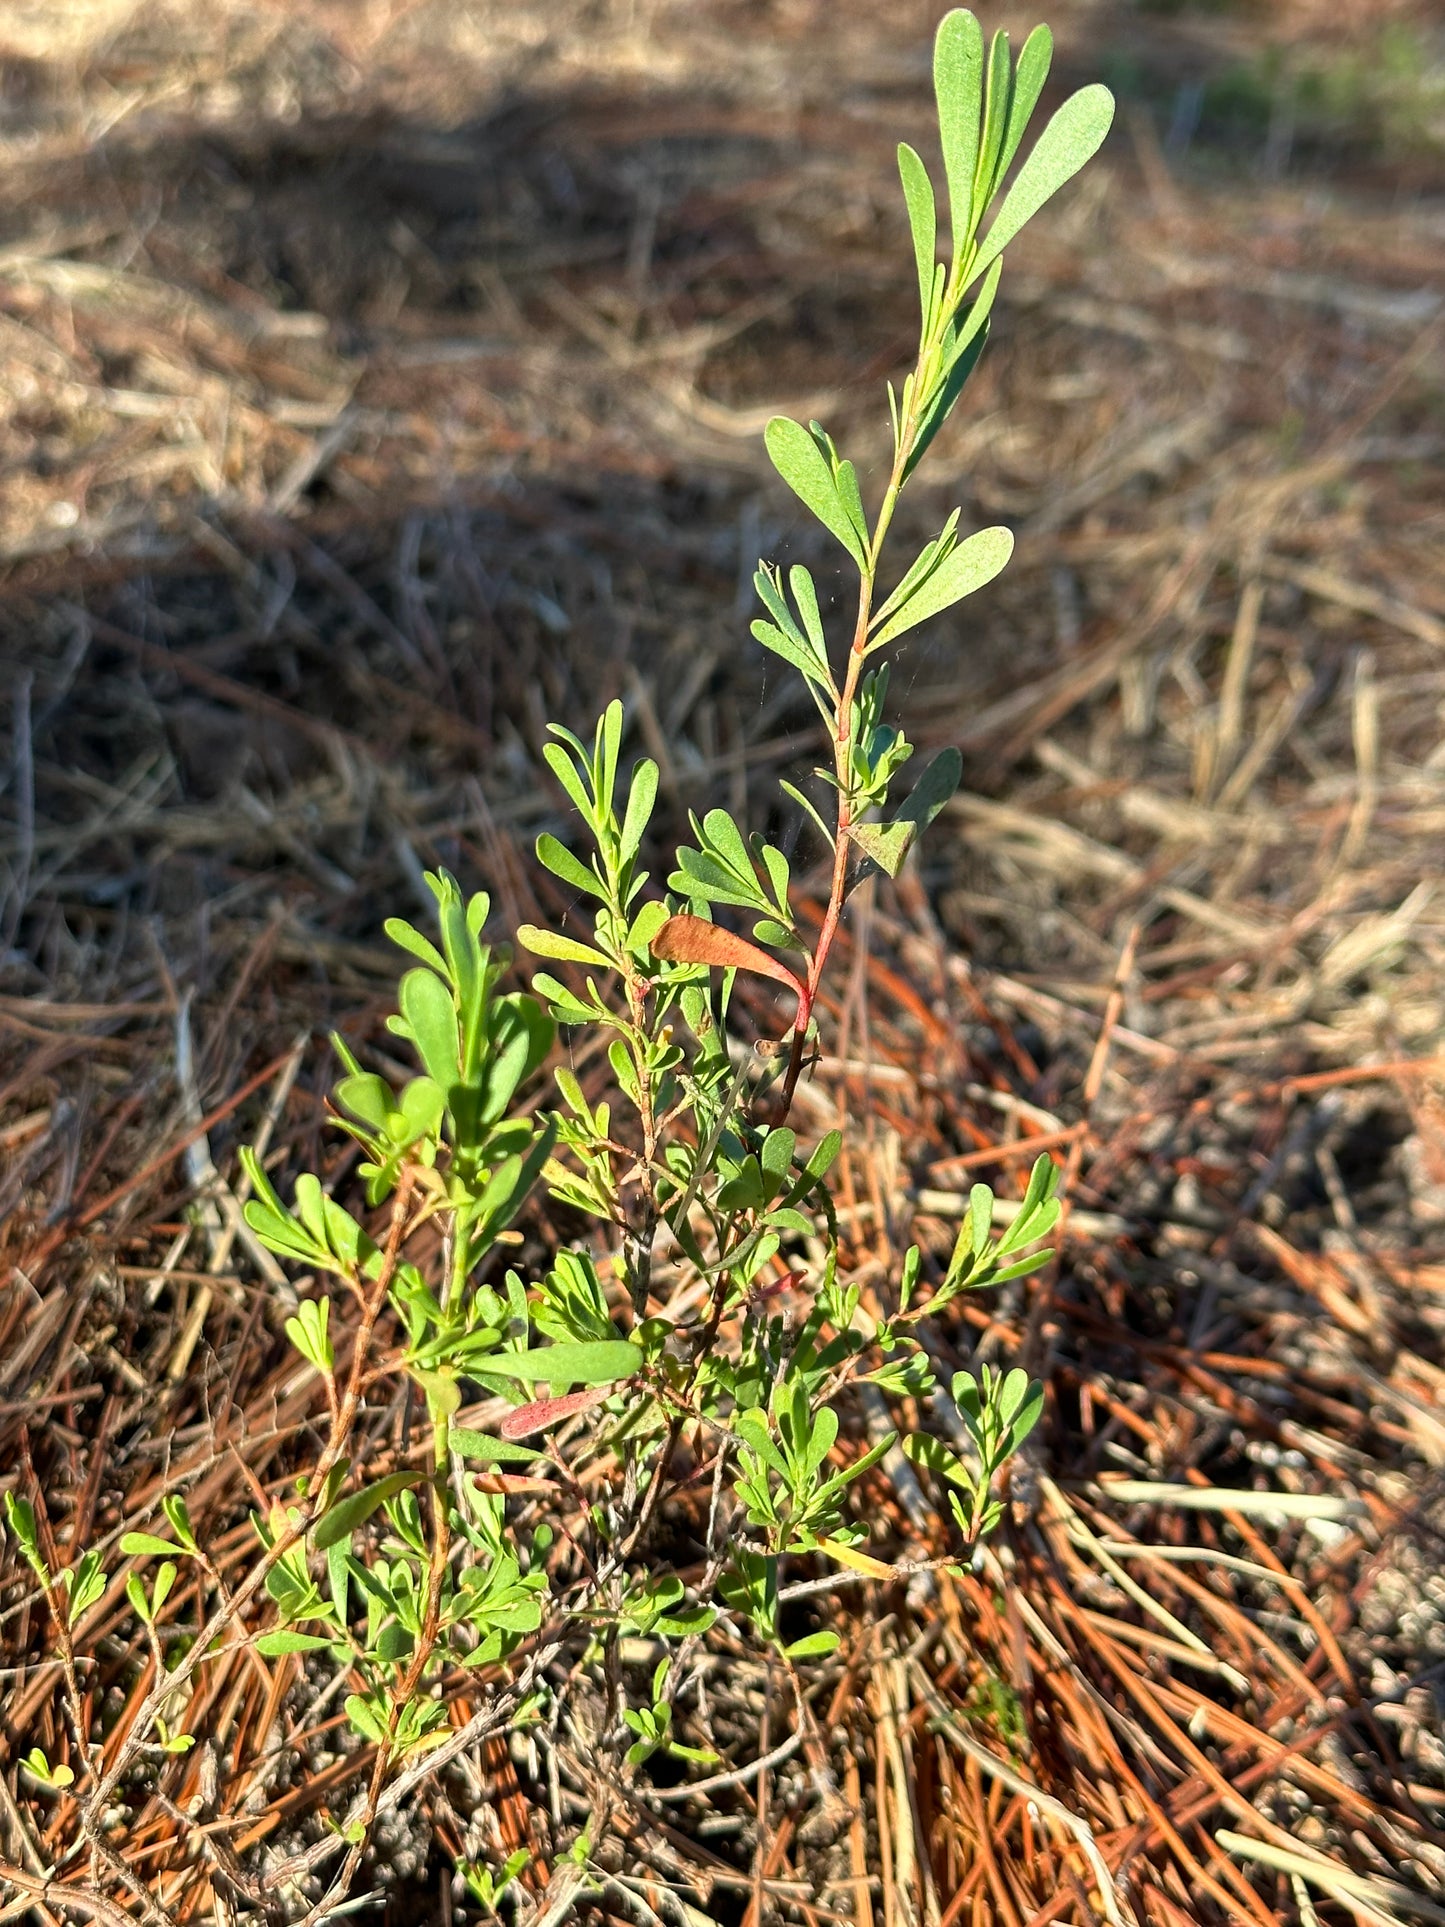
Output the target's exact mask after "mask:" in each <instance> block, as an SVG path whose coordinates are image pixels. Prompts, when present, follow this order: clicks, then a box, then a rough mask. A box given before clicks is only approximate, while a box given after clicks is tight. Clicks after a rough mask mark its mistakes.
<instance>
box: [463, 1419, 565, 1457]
mask: <svg viewBox="0 0 1445 1927" xmlns="http://www.w3.org/2000/svg"><path fill="white" fill-rule="evenodd" d="M447 1436H448V1439H449V1441H450V1443H451V1448H452V1450H453V1452H455V1453H456V1455H457V1457H458V1458H460V1459H474V1460H476V1462H477V1463H478V1464H479V1465H527V1464H530V1463H531V1461H532V1460H534V1459H541V1458H545V1457H546V1454H545V1453H544V1452H538V1451H536V1450H535V1449H534V1448H533V1447H532V1446H530V1445H518V1444H517V1443H516V1442H515V1441H514V1440H512V1439H496V1438H493V1437H492V1435H491V1433H490V1432H473V1431H471V1430H469V1429H468V1427H466V1426H464V1425H454V1426H452V1428H451V1430H450V1432H449V1433H448V1434H447Z"/></svg>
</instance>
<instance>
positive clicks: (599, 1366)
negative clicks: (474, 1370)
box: [486, 1338, 642, 1387]
mask: <svg viewBox="0 0 1445 1927" xmlns="http://www.w3.org/2000/svg"><path fill="white" fill-rule="evenodd" d="M641 1365H642V1353H641V1352H640V1351H639V1350H638V1348H637V1346H636V1345H632V1344H629V1343H628V1341H627V1340H626V1339H623V1338H602V1339H597V1340H595V1341H593V1342H591V1343H587V1344H562V1345H546V1346H543V1347H542V1348H541V1349H540V1350H538V1351H530V1352H496V1353H489V1354H488V1356H487V1360H486V1375H487V1377H488V1378H516V1379H520V1380H521V1382H522V1383H523V1384H524V1385H536V1384H538V1383H540V1382H542V1381H545V1382H546V1383H547V1384H548V1385H551V1386H554V1387H555V1386H558V1385H611V1384H615V1383H616V1381H617V1380H618V1379H623V1378H631V1377H632V1375H633V1373H634V1372H636V1371H638V1370H639V1369H640V1368H641Z"/></svg>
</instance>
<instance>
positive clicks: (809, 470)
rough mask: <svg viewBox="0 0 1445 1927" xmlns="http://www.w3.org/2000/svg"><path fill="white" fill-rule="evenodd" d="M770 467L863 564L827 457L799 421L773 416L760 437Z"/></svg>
mask: <svg viewBox="0 0 1445 1927" xmlns="http://www.w3.org/2000/svg"><path fill="white" fill-rule="evenodd" d="M763 440H764V443H765V444H766V447H767V451H768V455H769V457H770V458H771V460H772V464H773V467H774V468H775V469H776V470H777V471H778V473H779V475H781V476H782V478H783V480H784V481H785V482H786V483H787V485H788V487H789V488H790V489H791V490H792V491H793V493H794V494H795V495H796V496H797V498H798V500H799V501H800V502H801V503H802V504H803V506H804V507H805V508H807V509H809V510H811V511H812V513H813V514H814V515H816V516H817V518H818V520H819V521H820V522H821V523H822V524H823V527H824V528H825V529H827V530H828V532H829V534H830V535H833V536H836V537H837V539H838V541H840V542H841V543H842V544H843V547H844V548H845V549H846V550H847V551H848V553H849V555H851V556H852V558H853V560H854V561H855V562H856V563H857V564H858V566H859V568H860V569H861V568H864V567H865V566H866V564H867V557H866V555H865V553H864V548H863V542H862V540H861V538H860V536H859V534H858V530H857V528H856V527H855V526H854V523H853V519H852V516H851V515H850V514H849V512H848V509H847V507H846V506H845V505H844V501H843V498H842V496H841V495H840V494H839V491H838V484H837V483H836V482H835V481H834V479H833V475H832V472H831V470H830V469H829V467H828V458H827V457H826V456H825V455H824V453H823V451H822V449H821V448H819V446H818V444H817V443H816V442H815V441H814V439H813V437H812V436H811V435H810V434H809V433H808V431H807V429H806V428H804V427H803V426H802V424H801V423H800V422H795V421H789V420H788V418H787V416H786V415H774V417H773V419H772V420H771V421H770V422H769V423H768V426H767V430H766V432H765V434H764V436H763Z"/></svg>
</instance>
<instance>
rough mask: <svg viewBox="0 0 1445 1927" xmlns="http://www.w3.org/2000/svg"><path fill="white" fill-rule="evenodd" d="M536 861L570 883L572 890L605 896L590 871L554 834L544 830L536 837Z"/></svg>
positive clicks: (595, 895) (555, 875)
mask: <svg viewBox="0 0 1445 1927" xmlns="http://www.w3.org/2000/svg"><path fill="white" fill-rule="evenodd" d="M537 861H538V862H539V863H540V864H541V865H542V868H543V869H544V870H550V871H551V872H552V874H553V876H554V877H560V878H561V880H562V882H563V883H567V884H570V885H571V887H572V888H573V889H574V890H585V891H586V892H587V893H588V894H589V895H591V896H594V897H605V896H606V895H607V892H606V891H605V890H604V889H603V887H602V885H601V884H600V883H599V882H598V881H597V878H596V877H595V876H594V875H593V873H592V871H591V870H589V869H588V867H587V865H586V864H585V863H584V862H583V861H582V859H581V857H579V856H574V855H573V854H572V852H571V851H570V850H569V849H568V848H567V845H566V844H565V843H559V842H558V840H557V838H556V837H555V836H550V835H548V833H547V832H546V831H545V830H544V831H543V832H542V834H541V836H539V837H538V838H537Z"/></svg>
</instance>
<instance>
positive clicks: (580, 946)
mask: <svg viewBox="0 0 1445 1927" xmlns="http://www.w3.org/2000/svg"><path fill="white" fill-rule="evenodd" d="M517 940H518V942H519V943H521V944H523V945H525V947H526V948H527V949H528V950H530V951H531V953H532V955H533V956H534V957H553V958H555V959H556V960H557V961H558V962H559V963H580V964H590V965H591V966H592V968H593V969H594V970H611V969H613V968H614V966H613V964H612V962H611V960H610V959H609V958H607V957H604V956H603V954H602V952H601V951H600V950H594V949H593V947H592V945H591V944H590V943H578V941H577V940H576V938H575V937H564V936H562V935H560V933H559V932H557V931H555V930H543V929H541V928H539V926H538V925H537V924H535V923H523V924H519V925H518V926H517Z"/></svg>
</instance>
